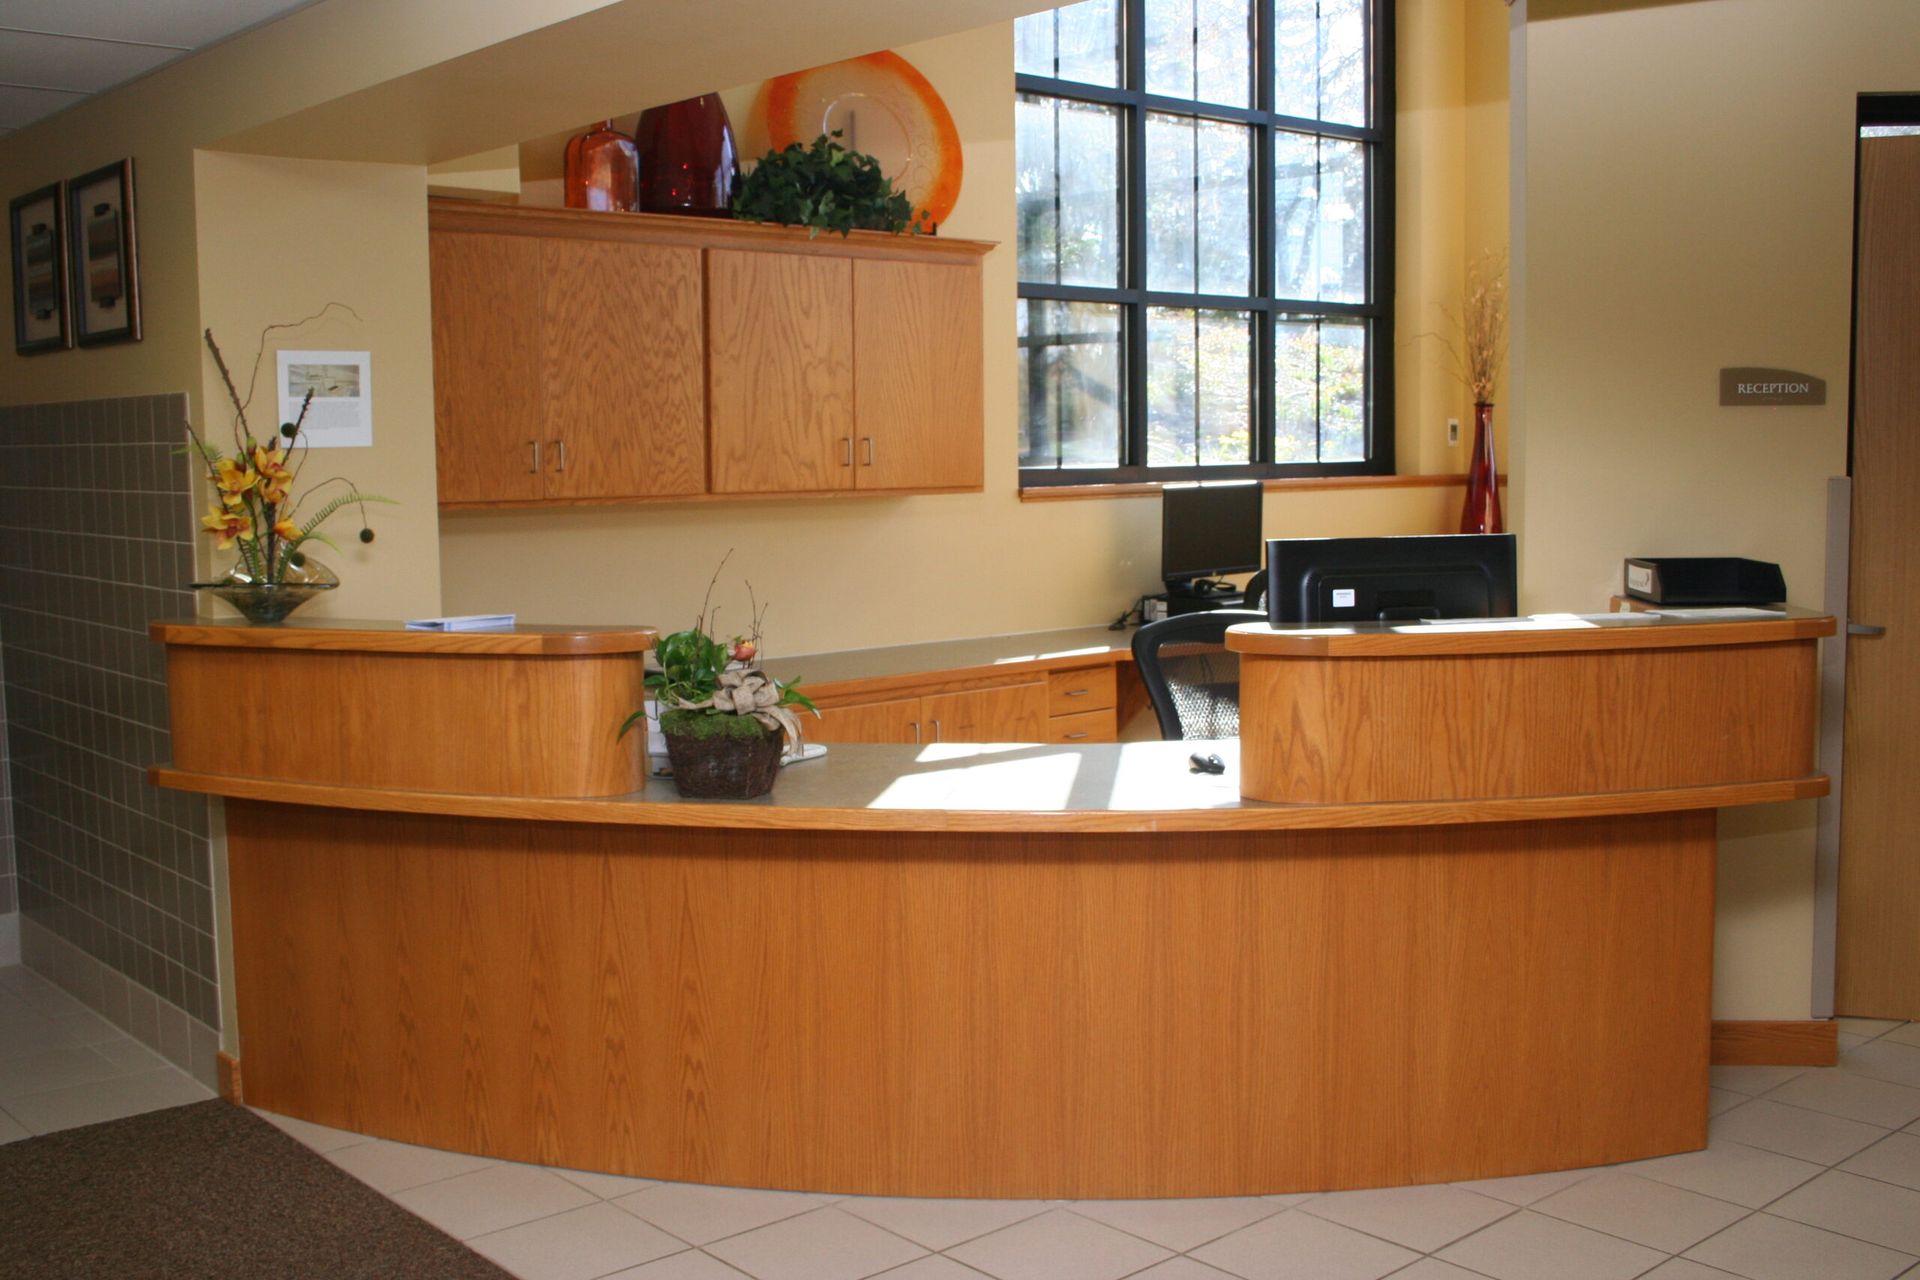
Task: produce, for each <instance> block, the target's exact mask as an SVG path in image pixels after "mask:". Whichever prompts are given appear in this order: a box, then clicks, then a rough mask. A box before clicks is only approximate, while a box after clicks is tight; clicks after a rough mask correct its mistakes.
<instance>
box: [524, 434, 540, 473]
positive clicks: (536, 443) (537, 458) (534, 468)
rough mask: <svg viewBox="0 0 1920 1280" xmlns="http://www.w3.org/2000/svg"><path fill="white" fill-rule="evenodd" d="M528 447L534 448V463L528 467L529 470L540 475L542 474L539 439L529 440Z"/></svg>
mask: <svg viewBox="0 0 1920 1280" xmlns="http://www.w3.org/2000/svg"><path fill="white" fill-rule="evenodd" d="M527 447H528V448H530V449H532V450H533V465H532V466H530V467H528V468H527V470H528V471H530V472H532V473H533V474H534V475H539V474H540V442H539V441H538V440H529V441H527Z"/></svg>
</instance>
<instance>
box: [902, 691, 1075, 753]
mask: <svg viewBox="0 0 1920 1280" xmlns="http://www.w3.org/2000/svg"><path fill="white" fill-rule="evenodd" d="M921 714H922V716H923V717H924V719H925V726H926V733H927V741H929V742H1046V741H1048V740H1049V739H1050V735H1049V734H1048V732H1047V682H1046V681H1044V680H1029V681H1026V682H1025V683H1022V684H1009V685H1002V686H1001V687H999V688H997V689H976V690H974V691H972V692H970V693H936V694H933V695H931V696H929V697H927V698H924V699H922V707H921Z"/></svg>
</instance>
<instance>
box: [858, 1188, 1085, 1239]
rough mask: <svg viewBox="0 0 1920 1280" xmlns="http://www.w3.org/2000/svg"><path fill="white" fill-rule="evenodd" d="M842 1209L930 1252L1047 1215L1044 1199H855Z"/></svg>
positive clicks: (877, 1197) (866, 1197) (876, 1197)
mask: <svg viewBox="0 0 1920 1280" xmlns="http://www.w3.org/2000/svg"><path fill="white" fill-rule="evenodd" d="M839 1207H840V1208H842V1209H845V1210H846V1211H847V1212H848V1213H850V1214H852V1215H854V1216H855V1217H856V1218H864V1219H866V1220H867V1221H868V1222H871V1223H873V1224H874V1225H875V1226H878V1227H885V1228H886V1229H887V1230H889V1231H891V1232H893V1233H894V1234H895V1235H897V1236H905V1237H906V1238H907V1239H909V1240H911V1241H913V1242H914V1243H915V1244H920V1245H925V1246H926V1247H927V1248H929V1249H950V1248H952V1247H953V1246H954V1245H956V1244H961V1243H964V1242H965V1241H968V1240H972V1239H975V1238H976V1237H979V1236H984V1235H986V1234H987V1233H988V1232H989V1231H998V1230H1000V1228H1002V1227H1010V1226H1012V1225H1013V1224H1014V1223H1016V1222H1024V1221H1026V1220H1027V1219H1028V1218H1031V1217H1034V1216H1036V1215H1038V1214H1041V1213H1045V1212H1046V1210H1047V1203H1046V1201H1044V1200H918V1199H890V1198H886V1197H880V1196H854V1197H852V1198H850V1199H846V1200H842V1201H841V1202H840V1206H839Z"/></svg>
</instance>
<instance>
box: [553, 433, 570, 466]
mask: <svg viewBox="0 0 1920 1280" xmlns="http://www.w3.org/2000/svg"><path fill="white" fill-rule="evenodd" d="M553 444H554V449H555V458H554V464H553V469H554V470H555V471H565V470H566V469H567V442H566V441H565V440H555V441H554V442H553Z"/></svg>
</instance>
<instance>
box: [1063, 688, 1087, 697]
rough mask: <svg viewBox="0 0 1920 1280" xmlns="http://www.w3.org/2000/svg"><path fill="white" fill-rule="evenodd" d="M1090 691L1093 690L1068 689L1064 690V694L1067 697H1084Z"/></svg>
mask: <svg viewBox="0 0 1920 1280" xmlns="http://www.w3.org/2000/svg"><path fill="white" fill-rule="evenodd" d="M1092 692H1093V690H1091V689H1069V690H1067V692H1066V696H1067V697H1069V698H1084V697H1086V696H1087V695H1088V694H1090V693H1092Z"/></svg>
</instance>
